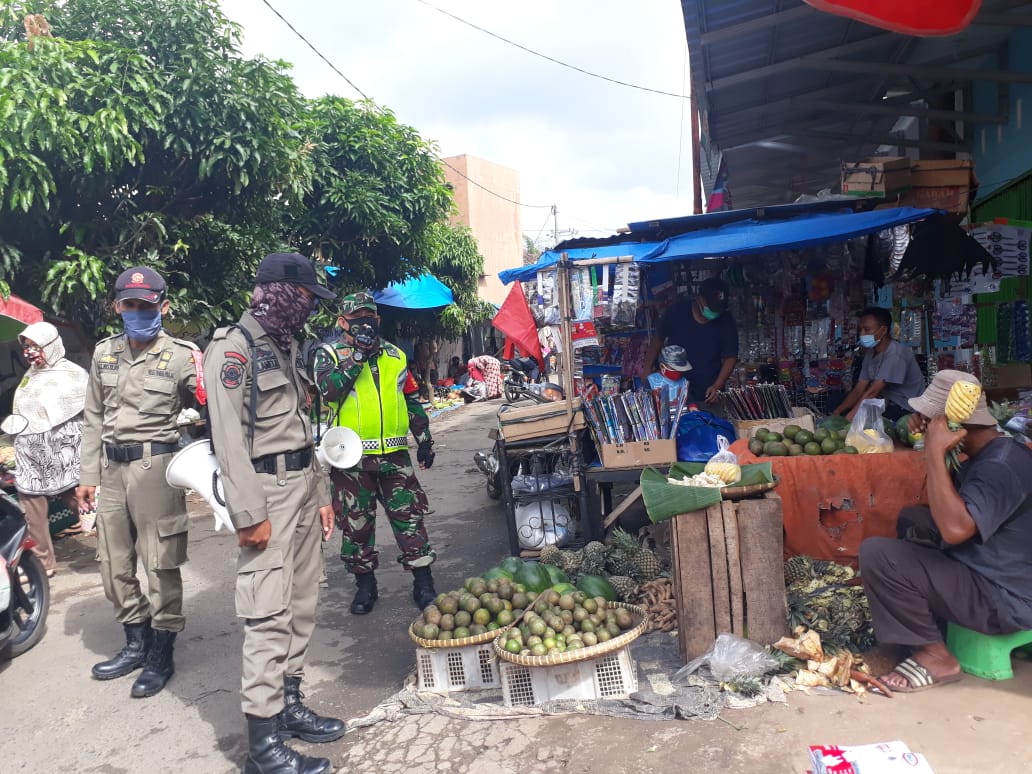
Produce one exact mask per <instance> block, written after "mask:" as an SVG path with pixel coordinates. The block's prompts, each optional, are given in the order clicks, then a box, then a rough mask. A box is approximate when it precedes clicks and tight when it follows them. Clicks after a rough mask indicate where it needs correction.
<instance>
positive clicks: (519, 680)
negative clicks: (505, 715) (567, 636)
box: [500, 647, 638, 707]
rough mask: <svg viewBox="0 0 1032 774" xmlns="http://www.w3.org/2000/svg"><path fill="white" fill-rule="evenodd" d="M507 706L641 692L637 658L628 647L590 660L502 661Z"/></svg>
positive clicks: (602, 697)
mask: <svg viewBox="0 0 1032 774" xmlns="http://www.w3.org/2000/svg"><path fill="white" fill-rule="evenodd" d="M500 664H501V676H502V698H503V700H504V701H505V706H506V707H521V706H532V705H535V704H544V703H545V702H549V701H559V700H562V699H580V700H593V699H612V698H615V697H617V696H627V695H628V694H631V693H634V692H635V691H637V690H638V673H637V670H635V668H634V659H632V658H631V653H630V651H629V650H628V649H627V648H626V647H623V648H620V650H617V651H614V652H612V653H607V654H606V655H604V656H600V657H599V658H596V659H592V660H590V661H574V662H572V663H570V664H557V665H556V666H540V667H538V666H535V667H528V666H523V665H522V664H513V663H512V662H510V661H501V662H500Z"/></svg>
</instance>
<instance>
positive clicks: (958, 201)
mask: <svg viewBox="0 0 1032 774" xmlns="http://www.w3.org/2000/svg"><path fill="white" fill-rule="evenodd" d="M972 190H973V189H972V188H971V187H970V186H967V185H941V186H936V187H934V188H926V187H924V186H914V187H913V188H911V189H910V190H909V191H907V193H906V195H905V196H904V197H903V198H902V199H901V200H900V204H902V205H904V206H907V207H923V208H928V209H933V210H946V212H953V213H956V214H958V215H963V214H964V213H966V212H967V211H968V205H969V204H970V203H971V192H972Z"/></svg>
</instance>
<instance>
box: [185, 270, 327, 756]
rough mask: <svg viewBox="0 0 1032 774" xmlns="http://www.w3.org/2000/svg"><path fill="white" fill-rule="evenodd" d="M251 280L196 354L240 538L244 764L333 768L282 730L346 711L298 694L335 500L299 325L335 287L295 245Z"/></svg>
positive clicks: (302, 728) (297, 731)
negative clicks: (322, 457)
mask: <svg viewBox="0 0 1032 774" xmlns="http://www.w3.org/2000/svg"><path fill="white" fill-rule="evenodd" d="M255 283H256V286H255V289H254V295H253V297H252V300H251V305H250V307H249V308H248V310H247V311H246V312H244V314H243V316H242V317H241V318H240V322H239V323H237V324H236V325H233V326H231V327H228V328H220V329H219V330H217V331H216V332H215V335H214V336H213V338H212V341H211V344H210V345H209V346H208V349H207V351H206V352H205V355H204V373H205V377H206V378H207V380H208V384H209V385H210V393H211V397H210V401H209V416H210V424H211V439H212V446H213V447H214V450H215V456H216V458H217V459H218V463H219V469H220V471H221V478H222V483H223V486H224V491H225V500H226V506H227V508H228V510H229V515H230V518H231V519H232V521H233V525H234V526H235V527H236V530H237V540H238V543H239V545H240V554H239V558H238V560H237V582H236V611H237V615H238V616H239V617H240V618H242V619H244V647H243V675H242V680H241V695H242V705H243V711H244V714H245V716H246V719H247V731H248V756H247V761H246V763H245V765H244V771H245V772H247V774H287V773H288V772H304V773H305V774H319V772H324V771H329V769H330V762H329V761H328V760H327V759H325V758H310V757H308V756H304V755H301V754H299V753H297V752H295V751H294V750H293V749H291V748H290V747H287V746H286V745H285V744H284V743H283V741H282V740H283V739H285V738H290V737H300V738H301V739H304V740H305V741H307V742H332V741H334V740H335V739H339V738H340V737H341V736H343V735H344V730H345V728H344V723H343V722H342V721H340V720H337V719H335V718H327V717H322V716H319V715H317V714H316V713H315V712H313V711H312V710H311V709H309V708H308V707H306V706H305V705H304V703H303V702H302V698H303V696H302V693H301V679H302V677H303V675H304V662H305V654H306V653H307V651H308V644H309V641H310V639H311V636H312V631H313V629H314V628H315V607H316V601H317V599H318V595H319V576H320V572H321V569H322V554H321V551H320V540H325V539H328V538H329V536H330V533H331V532H332V530H333V509H332V508H331V506H330V493H329V489H328V487H327V485H326V476H325V475H324V474H323V471H322V469H321V468H320V466H319V462H318V461H317V460H316V457H315V453H314V451H315V450H314V444H313V438H312V423H311V419H310V402H311V400H310V397H309V395H310V394H309V391H308V388H309V384H310V383H309V379H308V376H307V374H306V369H305V368H304V366H303V364H302V363H301V357H300V355H299V353H298V342H297V340H296V338H295V336H296V334H298V333H300V332H301V330H302V328H303V327H304V324H305V321H306V320H307V319H308V317H309V315H310V314H311V313H312V311H313V309H314V308H315V304H316V303H317V302H318V301H319V300H329V299H332V298H333V297H334V295H333V293H332V292H331V291H329V290H327V289H326V288H325V287H323V286H322V285H320V284H319V282H318V280H317V279H316V276H315V269H314V268H313V266H312V262H311V261H310V260H308V259H307V258H305V257H304V256H302V255H299V254H297V253H273V254H272V255H267V256H266V257H265V258H264V259H262V262H261V264H260V265H259V267H258V274H257V276H256V277H255Z"/></svg>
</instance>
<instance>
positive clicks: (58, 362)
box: [13, 322, 88, 576]
mask: <svg viewBox="0 0 1032 774" xmlns="http://www.w3.org/2000/svg"><path fill="white" fill-rule="evenodd" d="M18 341H19V342H20V343H21V345H22V352H23V353H24V355H25V360H26V361H27V362H28V364H29V370H28V371H27V372H26V373H25V376H24V378H23V379H22V381H21V384H20V385H19V386H18V390H17V391H16V392H15V394H14V407H13V413H14V415H16V416H20V417H23V418H24V429H23V430H21V431H20V432H19V433H18V434H17V435H16V436H15V439H14V454H15V464H16V469H15V483H16V486H17V487H18V501H19V502H20V503H21V506H22V508H24V509H25V521H26V522H27V523H28V527H29V537H31V538H32V539H33V540H34V541H36V546H35V547H34V548H33V549H32V550H33V553H35V554H36V556H38V557H39V559H40V561H41V562H42V563H43V567H44V568H45V569H46V571H47V575H48V576H51V575H53V574H54V572H55V570H56V569H57V562H56V561H55V559H54V544H53V542H52V541H51V540H50V522H49V517H48V508H49V506H48V498H50V497H56V496H60V497H62V498H64V499H66V500H67V501H68V503H69V506H68V507H69V508H71V509H72V511H73V512H78V505H77V504H76V503H75V486H76V485H77V484H78V483H79V444H80V441H81V439H82V411H83V407H84V406H85V405H86V382H87V379H88V375H87V373H86V371H85V370H84V369H82V368H80V367H79V366H77V365H76V364H75V363H73V362H72V361H70V360H68V358H66V357H65V348H64V343H63V342H62V341H61V336H60V334H58V332H57V328H55V327H54V326H53V325H51V324H50V323H47V322H39V323H34V324H32V325H30V326H29V327H27V328H26V329H25V330H24V331H22V333H21V334H20V335H19V336H18ZM18 421H19V422H20V420H18Z"/></svg>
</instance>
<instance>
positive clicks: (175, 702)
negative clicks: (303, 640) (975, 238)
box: [0, 404, 1032, 774]
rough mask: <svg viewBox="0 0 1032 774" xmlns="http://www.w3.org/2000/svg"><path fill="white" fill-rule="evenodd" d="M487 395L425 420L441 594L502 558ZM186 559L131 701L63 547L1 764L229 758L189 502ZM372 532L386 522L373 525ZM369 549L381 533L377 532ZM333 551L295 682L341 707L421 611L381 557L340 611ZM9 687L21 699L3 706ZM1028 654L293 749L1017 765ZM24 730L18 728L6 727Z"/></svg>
mask: <svg viewBox="0 0 1032 774" xmlns="http://www.w3.org/2000/svg"><path fill="white" fill-rule="evenodd" d="M494 409H495V406H493V405H490V404H474V405H472V406H467V407H464V408H462V409H459V410H457V411H453V412H449V413H447V414H445V415H443V416H442V417H441V418H440V419H438V420H437V421H436V422H435V423H434V427H435V433H436V437H437V441H438V450H439V453H438V457H437V463H436V464H435V466H434V468H433V469H432V470H431V471H429V472H427V473H424V474H422V475H421V478H422V479H423V481H424V484H425V486H426V488H427V490H428V492H429V495H430V502H431V505H432V507H433V508H434V509H435V513H434V514H433V516H431V517H430V519H429V524H430V527H429V529H430V535H431V538H432V539H433V540H434V542H435V543H436V545H437V547H438V551H439V554H440V557H441V558H440V561H439V562H438V564H437V565H436V566H435V576H436V577H437V579H438V588H441V589H444V588H451V587H454V586H456V585H457V584H459V583H461V581H462V579H463V578H465V577H466V576H468V575H470V574H471V573H472V572H474V571H477V570H482V569H483V568H485V567H487V566H489V565H490V564H493V563H494V562H495V561H496V560H497V559H499V558H500V557H501V556H503V555H504V554H505V551H506V538H505V529H504V523H503V517H502V510H501V508H500V507H499V506H498V505H497V504H496V503H494V502H493V501H491V500H489V499H488V498H487V496H486V495H485V494H484V489H483V479H482V477H481V476H480V474H479V473H477V472H476V470H475V468H474V467H473V465H472V461H471V457H472V453H473V451H475V450H476V449H479V448H483V447H484V446H486V445H487V444H486V442H485V436H486V433H487V430H488V428H489V427H490V426H491V423H492V415H493V412H494ZM192 508H194V509H195V510H196V515H195V518H194V520H193V522H192V531H191V542H190V556H191V561H190V563H189V564H188V565H187V567H186V584H187V589H188V599H187V629H186V631H185V632H184V634H183V636H182V638H181V639H180V640H179V642H178V647H177V651H176V666H177V669H178V672H177V673H176V676H175V677H174V678H173V679H172V681H171V682H170V683H169V686H168V688H167V689H166V690H165V691H164V692H163V693H161V694H159V695H158V696H156V697H154V698H152V699H146V700H134V699H130V698H129V696H128V694H129V686H130V682H131V681H130V679H129V678H125V679H122V680H115V681H112V682H107V683H99V682H96V681H94V680H91V679H90V677H89V668H90V666H91V665H92V664H93V663H94V662H96V661H98V660H100V659H102V658H106V657H108V656H109V655H111V654H112V653H114V652H115V651H116V650H117V649H118V648H119V647H120V646H121V643H122V640H121V636H122V635H121V630H120V629H119V628H118V627H117V626H116V625H115V624H114V622H113V620H112V615H111V609H110V606H109V604H108V603H107V601H106V600H105V599H104V594H103V590H102V589H101V586H100V579H99V576H98V575H97V568H96V564H95V562H94V559H93V551H94V548H93V546H92V544H91V543H90V541H89V540H87V539H80V538H75V539H68V540H63V541H60V542H59V543H58V545H57V552H58V557H59V559H60V560H61V562H62V566H61V570H60V572H59V574H58V576H57V577H56V578H55V580H54V584H53V588H54V600H53V606H52V609H51V617H50V628H49V631H48V632H47V634H46V637H45V638H44V639H43V641H42V643H41V644H40V645H39V646H38V647H37V648H35V649H34V650H33V651H31V652H29V653H28V654H26V655H25V656H23V657H21V658H19V659H16V660H15V661H13V662H10V663H7V664H0V690H2V691H3V696H4V698H5V702H6V706H5V707H4V710H3V712H2V715H0V740H2V741H0V761H2V762H3V763H2V764H0V770H2V771H3V772H5V774H6V772H10V771H24V772H41V771H59V772H106V773H108V774H115V773H117V772H131V773H132V774H151V773H152V772H177V773H178V774H182V773H184V772H187V773H190V774H192V773H193V772H201V773H203V774H207V773H208V772H212V773H221V772H230V771H236V770H238V767H239V765H240V763H241V761H242V759H243V753H244V735H243V719H242V717H241V715H240V710H239V702H238V695H237V690H238V686H239V674H240V638H241V630H240V626H239V624H238V623H237V621H236V619H235V618H234V617H233V609H232V608H233V601H232V599H233V595H232V580H233V578H232V567H233V556H234V546H233V540H232V538H231V537H230V536H228V535H225V534H222V533H215V532H213V531H212V525H211V518H210V516H208V515H206V511H205V509H204V507H203V505H200V504H197V503H193V504H192ZM381 527H382V525H381ZM378 539H379V541H380V543H381V545H387V546H390V545H391V540H390V536H389V533H388V532H387V531H385V530H384V529H381V530H380V534H379V535H378ZM338 546H339V543H336V541H335V544H333V545H328V546H326V551H325V555H326V557H327V572H328V584H329V587H328V589H326V590H325V591H324V593H323V597H322V601H321V605H320V610H319V621H318V628H317V630H316V636H315V640H314V643H313V646H312V649H311V651H310V657H309V669H308V678H307V680H306V683H305V690H306V693H307V694H308V697H309V701H310V703H311V704H312V706H314V707H316V708H318V709H319V710H320V711H324V712H328V713H333V714H336V715H338V716H341V717H345V718H355V717H359V716H362V715H364V714H366V713H367V712H368V711H369V710H370V709H372V708H373V707H374V706H376V705H377V704H378V703H379V702H380V701H381V700H382V699H383V698H385V697H387V696H389V695H391V694H393V693H394V692H395V691H397V689H398V688H399V687H400V686H401V684H402V681H403V679H404V678H405V676H406V675H407V674H408V673H409V671H410V670H411V669H412V666H413V647H412V644H411V643H410V642H409V640H408V638H407V636H406V634H405V629H406V627H407V625H408V623H409V622H410V621H411V619H412V617H413V616H414V614H415V612H416V611H415V608H414V605H413V604H412V601H411V598H410V596H409V592H410V588H411V585H410V581H409V578H408V576H407V575H405V574H403V573H402V572H401V570H400V569H399V568H398V567H397V565H396V564H394V562H393V554H392V551H391V549H390V548H388V549H387V550H386V551H385V552H384V553H385V555H386V556H385V559H386V561H385V562H384V569H383V570H382V571H381V573H380V574H379V575H380V577H381V579H382V580H381V585H380V590H381V597H380V601H379V603H378V604H377V607H376V610H375V611H374V612H373V614H372V615H370V616H366V617H364V618H356V617H353V616H351V615H350V614H349V613H348V610H347V608H348V603H349V602H350V599H351V588H350V585H351V584H350V581H349V580H348V578H347V577H346V575H345V573H344V572H343V569H342V567H341V565H340V562H339V560H337V559H336V558H335V551H336V549H337V547H338ZM12 697H17V698H16V699H13V698H12ZM1030 716H1032V664H1029V663H1027V662H1024V663H1019V664H1017V665H1016V677H1015V679H1014V680H1011V681H1007V682H1001V683H988V682H985V681H981V680H977V679H975V678H971V677H968V678H966V679H965V680H964V681H962V682H961V683H959V684H957V685H954V686H947V687H944V688H940V689H936V690H933V691H930V692H927V693H921V694H917V695H911V696H898V697H897V698H895V699H892V700H888V699H884V698H880V697H869V698H868V699H865V700H864V701H863V702H860V701H857V700H856V699H855V698H852V697H849V696H845V695H837V696H831V697H828V696H806V695H803V694H795V693H793V694H791V695H790V697H789V705H788V706H787V707H785V706H773V705H766V706H763V707H759V708H756V709H751V710H737V711H726V712H725V714H724V718H725V720H726V721H727V722H723V721H714V722H709V723H706V722H702V721H677V722H643V721H634V720H623V719H614V718H602V717H589V716H577V715H571V716H563V717H548V718H541V717H532V718H524V719H519V720H506V721H486V722H470V721H465V720H456V719H450V718H446V717H441V716H437V715H419V716H402V717H400V718H399V719H398V720H397V721H395V722H393V723H382V724H380V725H377V726H374V727H372V728H368V729H364V730H358V731H355V732H353V733H349V734H347V735H346V736H345V737H344V738H343V739H341V740H339V741H338V742H335V743H333V744H329V745H321V746H316V745H303V748H306V749H308V750H309V751H311V752H317V753H319V754H322V755H327V756H329V757H331V758H332V759H333V761H334V764H335V765H336V766H337V770H338V771H346V770H349V769H352V770H357V771H362V772H369V773H370V774H422V773H424V772H426V773H430V772H449V774H509V773H510V772H512V773H513V774H516V773H518V774H532V773H536V772H560V771H563V772H575V773H581V772H583V773H585V774H587V772H593V773H597V774H623V773H624V772H627V773H628V774H629V773H631V772H635V773H637V772H664V773H665V772H670V773H671V774H673V773H674V772H677V773H678V774H681V773H682V772H686V771H689V772H730V773H732V774H769V773H770V772H778V773H779V774H780V773H782V772H793V773H794V774H802V772H804V771H805V770H806V756H805V751H806V746H807V745H808V744H813V743H830V742H838V743H869V742H877V741H886V740H891V739H903V740H905V741H906V742H907V743H908V744H910V746H911V747H912V748H913V749H915V750H918V751H921V752H923V753H925V754H926V755H927V756H928V758H929V759H930V761H931V762H932V765H933V766H934V768H935V771H936V774H962V773H963V774H968V773H969V772H971V773H973V772H993V773H994V774H997V773H1002V774H1009V773H1010V772H1014V773H1015V774H1017V772H1024V771H1027V769H1028V764H1027V761H1028V759H1029V758H1030V757H1032V737H1030V735H1029V734H1028V730H1027V725H1028V721H1027V719H1028V718H1029V717H1030ZM16 733H17V736H15V734H16Z"/></svg>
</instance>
